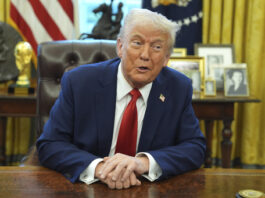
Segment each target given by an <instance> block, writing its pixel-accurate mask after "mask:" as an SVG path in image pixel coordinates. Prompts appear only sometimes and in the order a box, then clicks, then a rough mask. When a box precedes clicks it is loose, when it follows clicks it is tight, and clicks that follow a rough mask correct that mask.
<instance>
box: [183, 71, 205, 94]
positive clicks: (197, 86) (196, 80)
mask: <svg viewBox="0 0 265 198" xmlns="http://www.w3.org/2000/svg"><path fill="white" fill-rule="evenodd" d="M183 73H184V74H185V75H186V76H187V77H189V78H190V79H191V82H192V88H193V92H195V93H199V92H201V72H200V71H199V70H196V69H192V70H187V71H183Z"/></svg>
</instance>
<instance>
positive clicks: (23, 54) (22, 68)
mask: <svg viewBox="0 0 265 198" xmlns="http://www.w3.org/2000/svg"><path fill="white" fill-rule="evenodd" d="M15 57H16V65H17V68H18V70H19V76H18V79H17V82H16V85H17V86H21V87H29V86H30V81H29V78H28V75H29V74H30V65H31V58H32V47H31V45H30V44H29V43H28V42H26V41H20V42H18V44H17V45H16V47H15Z"/></svg>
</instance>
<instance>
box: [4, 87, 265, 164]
mask: <svg viewBox="0 0 265 198" xmlns="http://www.w3.org/2000/svg"><path fill="white" fill-rule="evenodd" d="M36 100H37V99H36V95H35V94H33V95H14V94H8V93H7V90H3V89H2V90H1V89H0V165H5V150H4V148H5V129H6V116H13V117H18V116H27V117H34V116H36V103H37V102H36ZM236 102H239V103H247V102H260V101H259V100H257V99H255V98H253V97H224V95H223V94H222V93H218V94H217V96H215V97H204V96H203V95H202V94H196V93H194V94H193V98H192V105H193V108H194V111H195V114H196V116H197V117H198V119H200V120H204V121H205V130H206V131H205V134H206V140H207V151H206V160H205V167H211V166H212V157H211V153H212V146H211V145H212V134H213V122H214V120H222V121H223V124H224V128H223V130H222V131H221V132H222V136H223V140H222V143H221V151H222V167H224V168H229V167H230V166H231V150H232V142H231V137H232V130H231V124H232V121H233V120H234V105H235V103H236ZM239 133H240V132H239Z"/></svg>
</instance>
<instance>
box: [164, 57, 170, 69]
mask: <svg viewBox="0 0 265 198" xmlns="http://www.w3.org/2000/svg"><path fill="white" fill-rule="evenodd" d="M169 59H170V55H167V56H166V58H165V61H164V64H163V67H166V66H167V63H168V61H169Z"/></svg>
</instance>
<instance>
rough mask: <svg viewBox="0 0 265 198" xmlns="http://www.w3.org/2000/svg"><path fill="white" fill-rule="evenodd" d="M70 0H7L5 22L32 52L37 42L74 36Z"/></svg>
mask: <svg viewBox="0 0 265 198" xmlns="http://www.w3.org/2000/svg"><path fill="white" fill-rule="evenodd" d="M73 7H74V6H73V2H72V0H11V3H10V21H9V23H10V24H11V25H12V26H13V27H14V28H15V29H16V30H17V31H18V32H19V33H20V34H21V36H22V37H23V39H24V40H25V41H28V42H29V43H30V44H31V46H32V48H33V50H34V53H35V56H34V59H35V60H34V62H35V63H36V54H37V46H38V44H40V43H41V42H45V41H52V40H67V39H73V38H74V9H73Z"/></svg>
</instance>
